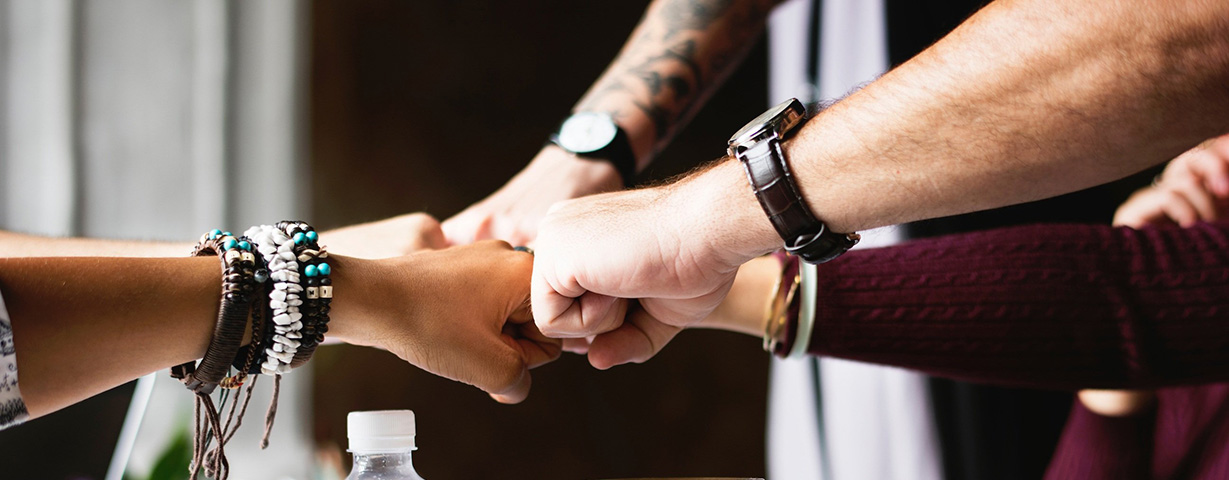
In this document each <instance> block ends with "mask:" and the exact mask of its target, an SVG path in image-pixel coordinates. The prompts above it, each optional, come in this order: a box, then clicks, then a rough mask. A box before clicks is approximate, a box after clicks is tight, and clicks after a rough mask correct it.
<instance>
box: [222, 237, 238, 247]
mask: <svg viewBox="0 0 1229 480" xmlns="http://www.w3.org/2000/svg"><path fill="white" fill-rule="evenodd" d="M238 244H239V242H236V241H235V239H233V238H228V239H226V241H225V242H222V248H223V249H225V250H230V249H232V248H235V246H236V245H238Z"/></svg>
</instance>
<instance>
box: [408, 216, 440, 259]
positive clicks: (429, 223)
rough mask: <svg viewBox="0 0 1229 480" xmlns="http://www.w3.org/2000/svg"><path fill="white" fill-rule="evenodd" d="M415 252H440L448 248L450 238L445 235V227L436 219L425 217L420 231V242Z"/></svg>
mask: <svg viewBox="0 0 1229 480" xmlns="http://www.w3.org/2000/svg"><path fill="white" fill-rule="evenodd" d="M414 247H415V250H420V249H424V248H425V249H431V250H439V249H441V248H448V237H447V236H445V235H444V229H443V226H442V225H441V224H440V222H439V221H438V220H436V219H435V218H433V217H431V216H429V215H424V216H423V218H422V219H421V224H420V225H419V230H418V242H417V245H415V246H414Z"/></svg>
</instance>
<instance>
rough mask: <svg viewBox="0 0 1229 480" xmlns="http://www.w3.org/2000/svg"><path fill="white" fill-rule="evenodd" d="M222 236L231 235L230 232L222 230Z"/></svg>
mask: <svg viewBox="0 0 1229 480" xmlns="http://www.w3.org/2000/svg"><path fill="white" fill-rule="evenodd" d="M222 236H223V237H229V236H230V232H222Z"/></svg>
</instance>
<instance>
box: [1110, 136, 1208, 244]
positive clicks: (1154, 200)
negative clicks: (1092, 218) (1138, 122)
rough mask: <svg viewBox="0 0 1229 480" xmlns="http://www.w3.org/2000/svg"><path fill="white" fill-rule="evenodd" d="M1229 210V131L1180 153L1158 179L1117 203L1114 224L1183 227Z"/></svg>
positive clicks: (1135, 226)
mask: <svg viewBox="0 0 1229 480" xmlns="http://www.w3.org/2000/svg"><path fill="white" fill-rule="evenodd" d="M1226 212H1229V135H1225V136H1221V137H1218V138H1214V139H1212V140H1209V141H1208V142H1205V143H1204V144H1202V145H1200V146H1198V147H1195V148H1193V149H1191V150H1188V151H1187V152H1186V153H1183V154H1182V155H1179V156H1178V157H1177V158H1175V159H1174V160H1173V161H1171V162H1170V163H1169V165H1168V166H1167V167H1165V171H1164V172H1162V173H1161V176H1160V177H1159V179H1158V181H1157V183H1156V184H1155V185H1153V186H1151V187H1148V188H1144V189H1141V190H1139V191H1137V192H1135V193H1134V194H1133V195H1131V198H1129V199H1127V201H1126V202H1124V203H1123V204H1122V206H1121V207H1118V211H1117V212H1116V213H1115V214H1114V224H1115V225H1124V226H1128V227H1132V228H1139V227H1142V226H1144V225H1149V224H1166V223H1173V224H1177V225H1180V226H1183V227H1186V226H1190V225H1191V224H1194V223H1195V222H1199V221H1211V220H1216V219H1219V218H1222V217H1224V214H1225V213H1226Z"/></svg>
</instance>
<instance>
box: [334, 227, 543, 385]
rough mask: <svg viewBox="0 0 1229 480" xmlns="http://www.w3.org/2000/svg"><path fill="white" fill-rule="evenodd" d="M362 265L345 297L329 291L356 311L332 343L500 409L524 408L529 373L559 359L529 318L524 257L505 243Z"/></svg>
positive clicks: (527, 257) (530, 259)
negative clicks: (386, 358)
mask: <svg viewBox="0 0 1229 480" xmlns="http://www.w3.org/2000/svg"><path fill="white" fill-rule="evenodd" d="M357 262H364V261H362V260H357ZM364 263H366V264H368V265H369V268H367V269H365V270H359V271H358V272H357V273H352V275H361V277H360V278H356V279H353V281H352V282H351V284H353V285H355V286H356V287H357V288H355V289H354V290H355V291H354V292H346V291H344V290H342V289H341V288H340V287H339V288H338V289H337V292H338V293H337V297H336V300H342V301H346V302H349V304H348V305H350V307H349V308H356V309H360V311H359V312H358V313H357V314H355V315H351V317H352V318H356V319H358V320H357V322H356V321H351V322H349V324H348V325H338V327H339V328H337V329H334V330H333V333H335V334H336V335H338V337H339V338H340V339H341V340H344V341H346V342H349V343H354V344H358V345H369V346H375V347H379V348H383V349H386V350H388V351H390V352H392V353H394V354H396V355H397V356H398V357H400V358H401V359H403V360H405V361H407V362H410V363H412V364H414V365H416V366H418V367H419V368H422V369H424V370H427V371H429V372H431V373H434V374H436V375H440V376H442V377H446V378H450V379H453V380H457V381H461V382H465V383H468V384H470V385H474V386H476V387H478V388H480V389H482V390H484V391H486V392H487V393H489V394H490V395H491V397H492V398H494V399H496V400H498V401H500V402H503V403H517V402H520V401H521V400H524V399H525V397H526V396H527V395H528V394H529V387H530V376H529V369H530V368H534V367H537V366H539V365H542V364H545V363H548V362H550V361H552V360H554V359H556V358H558V356H559V354H560V346H559V341H558V340H554V339H549V338H546V337H545V336H543V335H542V334H541V333H539V332H538V330H537V328H536V327H535V326H534V324H533V322H532V319H531V317H530V314H529V305H528V302H529V282H528V280H529V276H530V271H531V269H532V265H533V257H532V256H531V255H529V254H527V253H523V252H516V251H513V250H512V249H511V247H509V246H508V244H506V243H503V242H495V241H488V242H481V243H476V244H473V245H467V246H463V247H455V248H449V249H445V250H434V251H424V252H421V253H418V254H415V255H410V256H406V257H400V258H395V259H388V260H379V261H366V262H364ZM343 267H347V265H342V266H339V268H337V269H336V270H335V271H336V272H337V274H343V273H344V272H345V271H346V269H345V268H343ZM351 272H354V269H351ZM337 274H335V275H337ZM343 295H344V296H345V297H343ZM347 297H349V298H347ZM338 329H341V330H342V331H340V332H338V331H337V330H338Z"/></svg>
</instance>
